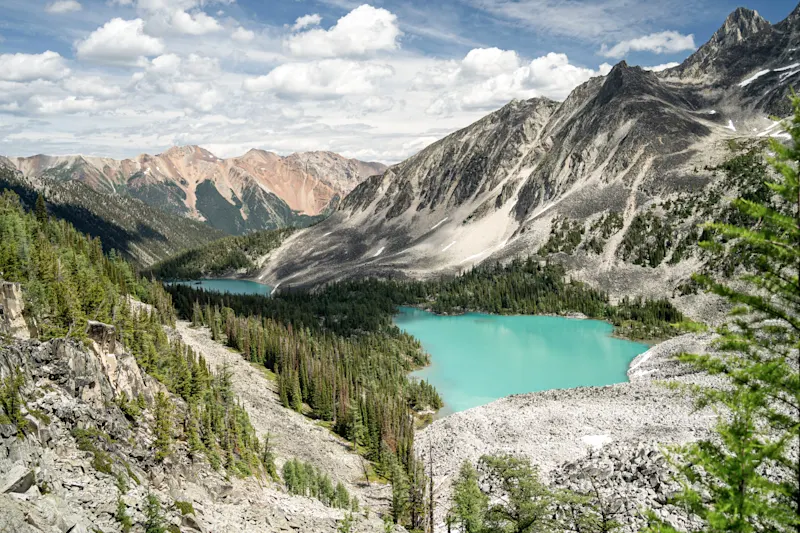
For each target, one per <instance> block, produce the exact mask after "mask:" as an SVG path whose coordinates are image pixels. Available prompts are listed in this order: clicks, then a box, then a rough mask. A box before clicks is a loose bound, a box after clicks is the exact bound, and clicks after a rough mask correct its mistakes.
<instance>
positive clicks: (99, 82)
mask: <svg viewBox="0 0 800 533" xmlns="http://www.w3.org/2000/svg"><path fill="white" fill-rule="evenodd" d="M63 85H64V89H66V90H67V91H69V92H71V93H73V95H78V96H92V97H95V98H100V99H103V100H108V99H110V98H117V97H119V96H121V95H122V89H120V87H119V86H117V85H109V84H108V83H107V82H106V81H105V80H104V79H103V78H101V77H99V76H82V77H71V78H67V79H66V80H64V84H63Z"/></svg>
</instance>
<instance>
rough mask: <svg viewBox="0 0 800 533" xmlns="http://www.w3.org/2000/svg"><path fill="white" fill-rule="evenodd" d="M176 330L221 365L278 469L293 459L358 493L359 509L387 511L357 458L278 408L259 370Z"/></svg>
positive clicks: (385, 493) (382, 489)
mask: <svg viewBox="0 0 800 533" xmlns="http://www.w3.org/2000/svg"><path fill="white" fill-rule="evenodd" d="M176 330H177V332H178V333H179V334H180V336H181V337H182V338H183V342H185V343H186V344H188V345H189V346H191V347H192V349H193V350H195V351H196V352H200V353H202V354H203V357H205V359H206V362H208V364H209V366H210V367H211V368H212V369H215V370H217V369H221V368H222V367H223V366H225V365H226V364H227V366H228V370H229V371H230V372H231V379H232V383H233V388H234V391H235V392H236V394H237V395H238V396H239V399H240V401H241V402H242V405H243V406H244V408H245V409H247V411H248V413H249V414H250V422H251V423H252V424H253V427H254V428H255V429H256V432H257V433H258V435H259V437H262V438H263V436H264V435H266V434H270V435H271V439H272V442H273V443H274V446H275V452H276V454H277V456H278V459H277V463H278V468H279V469H280V468H281V466H282V465H283V463H284V462H285V461H286V460H287V459H290V458H292V457H298V458H300V459H302V460H304V461H308V462H310V463H312V464H314V466H316V467H318V468H320V469H321V470H323V471H324V472H326V473H327V474H328V475H330V476H331V479H333V480H334V482H336V481H341V482H343V483H345V484H346V485H347V486H348V489H349V490H350V491H351V492H352V493H354V494H358V496H359V499H360V500H361V503H362V504H366V505H368V506H369V507H370V508H371V509H374V510H383V509H386V508H387V507H388V504H389V497H390V494H389V490H388V487H387V486H385V485H379V484H376V483H372V484H371V485H370V486H367V485H366V484H365V483H363V481H362V480H363V478H364V473H363V472H364V470H363V465H362V462H361V458H360V457H359V456H358V455H356V454H355V453H353V452H352V451H351V448H350V444H349V443H347V442H346V441H345V440H343V439H340V438H339V437H337V436H336V435H334V434H333V433H331V432H330V431H328V430H327V429H325V428H323V427H321V426H319V425H317V424H315V423H314V422H313V421H311V420H309V419H308V418H306V417H304V416H303V415H301V414H299V413H296V412H294V411H292V410H290V409H286V408H285V407H283V405H281V403H280V401H279V398H278V393H277V383H275V382H274V381H272V380H271V379H269V378H268V377H267V374H266V372H265V371H264V370H263V369H261V368H259V367H258V366H256V365H252V364H250V363H249V362H247V361H245V360H244V359H243V358H242V356H241V355H240V354H239V353H236V352H234V351H231V350H230V349H228V348H226V347H225V346H223V345H221V344H219V343H217V342H214V341H213V340H212V339H211V336H210V335H209V332H208V329H207V328H192V327H191V326H190V324H189V323H188V322H183V321H179V322H178V323H177V325H176Z"/></svg>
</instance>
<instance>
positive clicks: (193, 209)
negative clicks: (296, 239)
mask: <svg viewBox="0 0 800 533" xmlns="http://www.w3.org/2000/svg"><path fill="white" fill-rule="evenodd" d="M6 161H7V163H10V164H11V165H12V166H13V167H14V168H16V169H17V170H18V171H20V172H21V173H22V175H23V177H25V178H27V179H40V178H48V179H50V180H51V181H55V182H80V183H83V184H85V185H87V186H88V187H89V188H91V189H92V190H94V191H96V192H98V193H102V194H107V195H127V196H130V197H132V198H137V199H139V200H141V201H142V202H144V203H145V204H147V205H149V206H151V207H154V208H157V209H160V210H162V211H165V212H168V213H172V214H175V215H180V216H185V217H189V218H192V219H195V220H199V221H203V222H205V223H207V224H208V225H209V226H211V227H213V228H216V229H218V230H221V231H223V232H225V233H228V234H233V235H240V234H243V233H247V232H250V231H254V230H262V229H271V228H277V227H285V226H290V225H300V226H303V225H308V224H310V223H313V222H316V221H317V220H319V219H320V218H321V216H324V215H325V214H326V213H327V212H329V211H330V210H332V209H335V208H336V206H337V205H338V202H339V200H340V199H341V198H343V197H344V196H345V195H346V194H347V193H349V192H350V191H351V190H352V189H353V188H354V187H355V186H356V185H358V184H359V183H360V182H361V181H362V180H363V179H364V178H366V177H368V176H370V175H372V174H379V173H382V172H383V171H384V170H385V168H386V167H385V165H382V164H380V163H365V162H362V161H358V160H355V159H347V158H345V157H342V156H340V155H338V154H334V153H331V152H308V153H296V154H292V155H289V156H286V157H282V156H279V155H276V154H274V153H272V152H267V151H264V150H250V151H249V152H247V153H246V154H244V155H242V156H240V157H233V158H229V159H220V158H218V157H216V156H215V155H213V154H212V153H211V152H209V151H208V150H205V149H203V148H201V147H199V146H180V147H173V148H170V149H169V150H167V151H165V152H163V153H161V154H157V155H149V154H142V155H140V156H138V157H136V158H134V159H123V160H115V159H110V158H103V157H90V156H83V155H70V156H48V155H35V156H31V157H10V158H8V159H7V160H6Z"/></svg>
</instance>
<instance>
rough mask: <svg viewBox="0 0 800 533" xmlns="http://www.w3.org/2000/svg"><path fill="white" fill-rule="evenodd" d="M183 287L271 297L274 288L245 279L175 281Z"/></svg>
mask: <svg viewBox="0 0 800 533" xmlns="http://www.w3.org/2000/svg"><path fill="white" fill-rule="evenodd" d="M173 283H180V284H181V285H190V286H192V287H194V288H196V289H203V290H206V291H216V292H227V293H230V294H261V295H264V296H269V293H270V292H271V291H272V287H270V286H269V285H264V284H263V283H256V282H255V281H247V280H244V279H198V280H193V281H175V282H173Z"/></svg>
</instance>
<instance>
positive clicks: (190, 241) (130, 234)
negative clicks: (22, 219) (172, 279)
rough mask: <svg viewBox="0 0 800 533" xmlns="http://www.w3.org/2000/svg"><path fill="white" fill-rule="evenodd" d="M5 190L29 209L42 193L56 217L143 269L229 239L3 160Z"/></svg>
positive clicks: (0, 176)
mask: <svg viewBox="0 0 800 533" xmlns="http://www.w3.org/2000/svg"><path fill="white" fill-rule="evenodd" d="M0 189H6V190H11V191H14V192H15V193H16V194H17V195H18V196H19V197H20V198H21V200H22V202H23V204H24V205H25V206H26V208H28V209H33V208H34V205H35V203H36V200H37V198H38V196H39V194H42V195H43V196H44V198H46V199H47V200H46V201H47V208H48V210H49V211H50V213H52V214H53V215H55V216H57V217H58V218H59V219H62V220H66V221H67V222H70V223H71V224H72V225H73V226H75V227H76V228H78V229H80V230H81V231H83V232H84V233H86V234H88V235H91V236H92V237H96V238H100V239H101V240H102V242H103V246H104V247H105V250H106V251H110V250H112V249H113V250H116V251H117V252H118V253H121V254H122V255H124V256H125V257H126V258H127V259H129V260H130V261H132V262H133V263H135V264H136V265H138V266H140V267H145V266H149V265H151V264H153V263H157V262H158V261H162V260H164V259H166V258H168V257H170V256H172V255H174V254H175V253H177V252H178V251H180V250H183V249H185V248H191V247H195V246H199V245H202V244H205V243H208V242H210V241H213V240H216V239H219V238H222V237H224V236H225V234H224V233H223V232H221V231H219V230H215V229H214V228H210V227H209V226H207V225H206V224H204V223H202V222H200V221H197V220H192V219H190V218H186V217H182V216H179V215H175V214H170V213H167V212H164V211H162V210H160V209H157V208H154V207H151V206H149V205H147V204H146V203H144V202H142V201H141V200H138V199H136V198H132V197H130V196H128V195H117V194H103V193H100V192H97V191H95V190H94V189H92V188H91V187H89V186H88V185H86V184H85V183H81V182H79V181H65V182H59V181H56V180H54V179H52V178H49V177H46V176H40V177H25V176H23V175H22V174H21V173H20V172H19V171H17V170H15V169H14V167H13V165H12V164H11V162H10V161H8V160H5V161H4V160H3V158H0Z"/></svg>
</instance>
